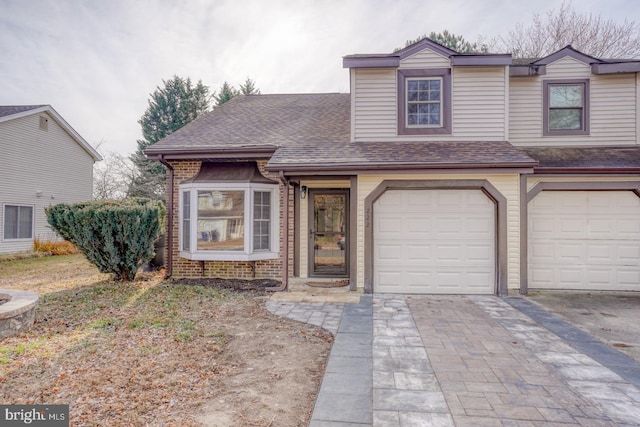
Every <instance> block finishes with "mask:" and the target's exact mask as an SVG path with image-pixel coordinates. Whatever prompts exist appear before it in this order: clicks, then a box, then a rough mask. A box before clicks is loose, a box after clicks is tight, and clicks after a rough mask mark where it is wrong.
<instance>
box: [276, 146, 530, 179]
mask: <svg viewBox="0 0 640 427" xmlns="http://www.w3.org/2000/svg"><path fill="white" fill-rule="evenodd" d="M536 165H537V162H536V161H535V160H534V159H532V158H531V157H529V156H528V155H526V154H525V153H523V152H522V151H520V150H519V149H517V148H516V147H514V146H513V145H511V144H510V143H509V142H506V141H490V142H489V141H469V142H448V141H447V142H424V141H422V142H351V143H346V144H344V143H331V142H328V143H323V144H307V143H305V144H303V145H301V146H295V147H292V146H287V147H281V148H279V149H278V150H277V151H276V152H275V153H274V154H273V157H271V159H270V160H269V163H268V164H267V169H269V170H284V171H290V172H291V171H300V172H302V171H314V170H331V171H333V170H335V171H338V170H363V169H366V170H372V169H373V170H378V169H384V170H391V169H395V170H397V169H469V168H482V169H495V168H532V167H534V166H536Z"/></svg>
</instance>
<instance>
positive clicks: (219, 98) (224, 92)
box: [213, 81, 240, 106]
mask: <svg viewBox="0 0 640 427" xmlns="http://www.w3.org/2000/svg"><path fill="white" fill-rule="evenodd" d="M239 94H240V92H238V90H237V89H236V88H234V87H233V86H231V85H230V84H229V83H227V82H226V81H225V82H224V83H223V84H222V87H221V88H220V91H219V92H218V93H216V94H214V95H213V99H215V101H216V105H217V106H220V105H222V104H224V103H225V102H229V101H231V99H233V98H235V97H236V96H238V95H239Z"/></svg>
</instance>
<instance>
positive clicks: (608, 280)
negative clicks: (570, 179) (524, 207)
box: [528, 191, 640, 290]
mask: <svg viewBox="0 0 640 427" xmlns="http://www.w3.org/2000/svg"><path fill="white" fill-rule="evenodd" d="M528 223H529V227H528V230H529V236H528V244H529V287H530V288H532V289H535V288H540V289H592V290H600V289H604V290H607V289H608V290H640V281H638V280H637V278H638V276H640V199H639V198H638V197H637V196H636V195H635V194H634V193H632V192H631V191H543V192H541V193H539V194H538V195H537V196H536V197H535V198H534V199H533V200H532V201H531V203H530V204H529V220H528Z"/></svg>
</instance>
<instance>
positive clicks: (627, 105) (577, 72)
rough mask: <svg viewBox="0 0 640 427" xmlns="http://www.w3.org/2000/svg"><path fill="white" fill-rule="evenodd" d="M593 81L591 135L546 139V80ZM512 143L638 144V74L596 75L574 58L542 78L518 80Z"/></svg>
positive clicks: (556, 64) (513, 91)
mask: <svg viewBox="0 0 640 427" xmlns="http://www.w3.org/2000/svg"><path fill="white" fill-rule="evenodd" d="M558 79H589V82H590V94H589V95H590V102H589V104H590V105H589V115H590V126H589V135H562V136H545V137H543V136H542V126H543V124H542V117H543V111H542V108H543V102H542V95H543V93H542V90H543V89H542V86H543V81H544V80H558ZM509 87H510V89H509V91H510V95H509V97H510V98H509V126H510V128H509V141H510V142H511V143H512V144H514V145H521V146H554V145H555V146H559V145H564V146H567V145H576V146H579V145H626V144H636V143H637V141H636V139H637V135H636V128H637V123H636V120H637V109H636V101H637V100H636V93H637V89H636V78H635V75H634V74H614V75H595V74H591V67H590V66H589V65H587V64H584V63H582V62H580V61H577V60H575V59H573V58H570V57H565V58H562V59H560V60H558V61H556V62H554V63H552V64H549V65H548V66H547V73H546V75H544V76H538V77H514V78H512V79H511V80H510V84H509Z"/></svg>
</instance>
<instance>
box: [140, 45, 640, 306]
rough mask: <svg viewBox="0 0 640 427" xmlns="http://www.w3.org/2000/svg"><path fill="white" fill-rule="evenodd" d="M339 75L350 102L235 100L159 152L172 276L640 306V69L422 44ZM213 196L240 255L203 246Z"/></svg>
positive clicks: (363, 59)
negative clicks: (597, 294)
mask: <svg viewBox="0 0 640 427" xmlns="http://www.w3.org/2000/svg"><path fill="white" fill-rule="evenodd" d="M343 66H344V68H346V69H348V71H349V73H350V81H351V88H350V93H349V94H300V95H286V94H280V95H250V96H244V97H239V98H236V99H233V100H232V101H230V102H228V103H227V104H224V105H223V106H221V107H218V108H216V109H215V110H213V111H212V112H210V113H208V114H206V115H204V116H202V117H200V118H199V119H197V120H195V121H194V122H192V123H191V124H189V125H187V126H185V127H184V128H183V129H180V130H179V131H177V132H175V133H173V134H171V135H170V136H168V137H167V138H165V139H164V140H162V141H160V142H158V143H157V144H155V145H153V146H151V147H150V148H148V149H147V151H146V154H147V156H148V157H149V158H151V159H156V160H158V161H160V162H162V163H164V164H165V165H166V166H167V168H168V170H169V174H168V188H169V191H168V194H169V201H168V202H169V205H170V206H171V209H170V210H169V222H170V223H171V227H170V230H169V232H170V233H169V234H170V236H169V240H170V242H171V243H170V250H169V254H168V259H169V260H170V261H169V273H170V274H173V275H174V276H179V277H182V276H195V277H201V276H205V277H206V276H217V277H244V278H251V277H278V276H280V277H282V279H283V287H284V286H286V283H287V281H288V280H289V279H290V278H293V277H299V278H313V277H319V278H323V277H340V278H346V279H348V280H349V283H350V287H351V289H356V288H360V289H363V290H364V291H365V292H401V293H446V294H498V295H506V294H507V293H508V292H509V291H512V292H515V291H520V292H521V293H526V292H527V291H528V290H529V289H611V290H613V289H616V290H640V145H638V144H639V142H640V141H639V134H640V108H639V99H640V84H639V83H640V78H639V77H638V75H639V74H638V73H639V72H640V61H619V62H612V61H606V60H602V59H598V58H593V57H590V56H587V55H585V54H583V53H581V52H578V51H576V50H575V49H573V48H572V47H571V46H567V47H565V48H563V49H561V50H560V51H558V52H555V53H553V54H552V55H549V56H547V57H545V58H539V59H530V60H514V59H513V58H512V57H511V55H509V54H459V53H457V52H455V51H453V50H450V49H448V48H446V47H444V46H441V45H439V44H437V43H435V42H433V41H431V40H429V39H425V40H422V41H420V42H417V43H415V44H413V45H411V46H408V47H406V48H404V49H402V50H400V51H398V52H394V53H390V54H365V55H361V54H358V55H348V56H346V57H344V58H343ZM214 193H216V194H218V195H216V196H215V197H217V198H218V199H217V200H219V202H217V203H218V204H219V205H220V204H221V205H224V202H222V200H225V198H226V200H231V199H233V200H234V202H233V203H232V204H228V206H229V207H228V208H226V207H225V208H224V209H227V211H228V215H227V216H228V217H229V218H231V217H233V218H234V221H240V224H241V225H242V231H241V232H240V234H237V235H235V236H236V237H228V238H225V239H226V240H227V241H229V243H230V242H231V241H232V240H233V241H237V240H236V239H237V238H238V237H237V236H242V242H240V244H237V245H236V244H233V245H232V244H230V247H229V248H228V249H227V248H223V247H222V246H218V247H216V248H213V249H210V248H208V246H207V244H208V241H207V240H206V239H205V238H204V233H203V232H206V231H208V230H209V229H207V228H206V226H205V225H204V224H205V223H206V221H207V220H208V219H207V218H206V217H207V216H208V213H207V212H206V209H204V208H202V206H207V203H210V202H207V201H205V200H206V199H207V198H210V197H213V196H212V195H213V194H214ZM239 204H241V206H242V210H243V218H242V220H240V219H239V210H238V206H239ZM225 206H227V205H225ZM231 206H233V207H231ZM224 209H222V208H221V209H219V210H218V211H217V212H218V214H219V215H220V216H225V214H224V213H223V210H224ZM216 227H223V226H222V225H218V226H216ZM224 227H228V225H226V226H224ZM222 235H223V233H221V232H219V233H218V234H217V237H218V238H222ZM237 242H239V241H237Z"/></svg>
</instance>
